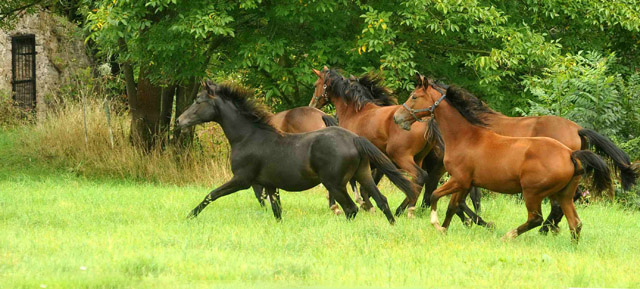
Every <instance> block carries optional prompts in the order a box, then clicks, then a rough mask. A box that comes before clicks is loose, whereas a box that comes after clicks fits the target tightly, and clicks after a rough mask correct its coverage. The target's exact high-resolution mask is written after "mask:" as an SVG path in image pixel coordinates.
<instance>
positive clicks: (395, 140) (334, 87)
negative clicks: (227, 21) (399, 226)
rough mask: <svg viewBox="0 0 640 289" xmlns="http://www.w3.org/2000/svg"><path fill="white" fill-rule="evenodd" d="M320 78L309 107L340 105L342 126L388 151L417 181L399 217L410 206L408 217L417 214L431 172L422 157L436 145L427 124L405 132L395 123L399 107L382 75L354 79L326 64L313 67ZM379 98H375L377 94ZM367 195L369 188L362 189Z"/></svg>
mask: <svg viewBox="0 0 640 289" xmlns="http://www.w3.org/2000/svg"><path fill="white" fill-rule="evenodd" d="M312 71H313V73H315V74H316V76H317V77H318V79H317V80H316V82H315V84H314V85H315V91H314V95H313V97H312V99H311V102H310V103H309V106H311V107H314V108H317V109H320V108H322V107H323V106H325V105H327V104H328V103H329V102H331V103H333V105H334V106H335V108H336V115H337V117H338V123H339V125H340V126H341V127H343V128H345V129H347V130H349V131H352V132H354V133H355V134H357V135H359V136H362V137H365V138H366V139H368V140H369V141H371V142H372V143H373V144H374V145H375V146H376V147H377V148H378V149H380V150H381V151H383V152H385V153H386V154H387V155H388V156H389V158H391V160H392V161H393V162H394V163H395V164H396V165H397V166H398V167H399V168H401V169H403V170H404V171H405V172H407V173H408V174H409V175H410V176H411V178H412V181H413V184H414V186H413V191H412V192H411V193H408V194H407V195H406V198H405V200H404V201H403V202H402V204H401V205H400V206H399V207H398V209H397V210H396V216H399V215H401V214H402V213H403V211H404V210H405V209H406V208H407V207H408V216H409V217H413V216H414V210H415V204H416V202H417V198H418V195H419V194H420V190H421V189H422V185H423V183H424V181H425V179H426V178H427V176H428V175H427V172H425V171H424V170H423V169H422V168H421V165H422V160H423V159H424V158H425V156H426V155H427V153H429V152H430V151H431V149H432V148H433V146H434V143H433V142H430V141H428V140H427V138H426V137H425V135H426V132H427V129H428V128H427V125H426V124H423V123H417V124H414V125H413V126H414V127H415V128H414V130H411V131H404V130H402V129H400V128H399V127H398V126H397V125H395V124H394V123H393V113H394V112H395V111H396V110H397V109H398V107H399V106H398V105H395V104H396V100H395V98H393V97H392V96H391V94H390V91H389V90H388V89H386V88H384V87H382V86H380V85H378V83H379V82H380V79H379V78H376V77H375V76H373V75H368V76H367V75H365V76H363V77H362V78H361V80H362V81H363V82H366V83H368V85H362V84H361V83H360V82H359V81H350V80H349V79H346V78H345V77H343V76H342V75H341V74H340V73H339V72H338V71H336V70H335V69H332V70H329V68H328V67H326V66H325V67H324V68H323V71H322V72H320V71H318V70H316V69H312ZM374 94H375V95H377V97H373V95H374ZM362 194H363V195H364V194H365V191H364V190H363V191H362Z"/></svg>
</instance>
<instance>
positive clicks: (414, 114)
mask: <svg viewBox="0 0 640 289" xmlns="http://www.w3.org/2000/svg"><path fill="white" fill-rule="evenodd" d="M446 96H447V95H446V94H444V93H443V94H442V96H441V97H440V99H438V100H436V102H434V103H433V105H432V106H430V107H427V108H423V109H413V108H410V107H409V106H407V103H406V102H405V103H403V104H402V107H404V109H406V110H407V111H408V112H409V113H410V114H411V116H413V118H414V119H415V120H416V121H419V122H425V121H427V120H426V119H421V118H419V117H418V116H417V115H416V113H418V112H427V111H428V112H429V113H432V114H433V111H434V110H435V109H436V107H438V105H439V104H440V103H441V102H442V101H443V100H444V98H445V97H446Z"/></svg>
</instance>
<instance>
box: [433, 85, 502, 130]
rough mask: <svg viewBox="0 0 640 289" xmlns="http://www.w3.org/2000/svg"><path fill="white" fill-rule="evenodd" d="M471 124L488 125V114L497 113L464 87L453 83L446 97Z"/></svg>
mask: <svg viewBox="0 0 640 289" xmlns="http://www.w3.org/2000/svg"><path fill="white" fill-rule="evenodd" d="M445 99H446V100H447V102H448V103H449V104H451V106H453V107H454V108H455V109H456V110H457V111H458V112H460V114H461V115H462V116H463V117H464V118H465V119H466V120H467V121H469V122H470V123H471V124H474V125H479V126H487V123H486V115H487V114H495V112H494V111H493V110H491V109H490V108H489V107H488V106H487V105H486V104H485V103H483V102H482V101H481V100H480V99H478V98H477V97H475V96H474V95H473V94H471V93H470V92H468V91H467V90H465V89H464V88H461V87H458V86H455V85H451V86H449V87H448V88H447V97H446V98H445Z"/></svg>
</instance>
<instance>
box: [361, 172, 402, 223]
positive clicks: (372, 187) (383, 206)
mask: <svg viewBox="0 0 640 289" xmlns="http://www.w3.org/2000/svg"><path fill="white" fill-rule="evenodd" d="M357 180H358V182H359V183H360V185H361V186H362V187H364V188H366V190H367V191H368V192H370V193H371V197H373V200H375V201H376V205H378V208H379V209H380V210H381V211H382V212H383V213H384V215H385V216H386V217H387V220H389V223H391V224H392V225H393V224H394V223H395V219H394V218H393V214H392V213H391V209H390V208H389V203H388V202H387V198H386V197H385V196H384V195H382V193H380V190H379V189H378V187H377V186H376V184H375V181H374V180H373V179H372V178H371V174H369V172H368V170H366V167H365V169H360V170H359V171H358V173H357Z"/></svg>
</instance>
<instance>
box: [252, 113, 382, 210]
mask: <svg viewBox="0 0 640 289" xmlns="http://www.w3.org/2000/svg"><path fill="white" fill-rule="evenodd" d="M271 125H273V126H274V127H275V128H277V129H279V130H280V131H282V132H285V133H302V132H311V131H316V130H319V129H323V128H325V127H329V126H337V125H338V121H336V119H335V118H333V117H332V116H330V115H327V114H325V113H324V112H322V111H321V110H319V109H317V108H313V107H308V106H302V107H296V108H292V109H289V110H285V111H281V112H278V113H276V114H275V115H273V116H272V117H271ZM349 182H350V183H351V188H352V189H353V193H354V196H355V200H356V202H357V203H359V204H362V203H366V204H367V206H369V207H372V205H371V203H370V201H369V199H368V198H366V199H363V198H362V197H361V196H360V193H359V192H358V189H357V186H356V185H355V181H354V180H351V181H349ZM251 187H252V188H253V192H254V193H255V195H256V198H257V199H258V202H259V203H260V206H263V207H264V201H265V200H266V199H267V195H266V194H265V193H264V188H263V187H261V186H260V185H253V186H251ZM329 209H331V211H333V212H334V213H335V214H336V215H338V214H340V213H342V211H340V209H339V208H338V205H337V204H336V202H335V200H334V199H333V198H332V197H331V196H329Z"/></svg>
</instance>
